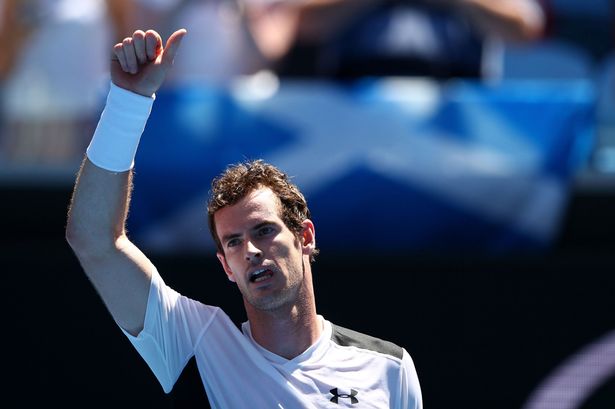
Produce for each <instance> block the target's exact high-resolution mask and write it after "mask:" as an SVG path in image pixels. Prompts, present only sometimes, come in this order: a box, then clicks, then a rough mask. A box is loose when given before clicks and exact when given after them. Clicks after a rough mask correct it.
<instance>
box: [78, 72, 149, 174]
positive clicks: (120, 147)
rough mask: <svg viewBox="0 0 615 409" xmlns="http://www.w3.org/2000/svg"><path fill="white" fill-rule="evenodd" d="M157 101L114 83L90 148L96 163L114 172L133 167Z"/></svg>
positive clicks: (93, 161)
mask: <svg viewBox="0 0 615 409" xmlns="http://www.w3.org/2000/svg"><path fill="white" fill-rule="evenodd" d="M154 99H155V95H152V96H151V97H144V96H142V95H139V94H135V93H134V92H130V91H127V90H125V89H123V88H120V87H118V86H116V85H115V84H113V83H111V88H110V90H109V95H108V96H107V104H106V106H105V109H104V110H103V112H102V114H101V116H100V121H99V122H98V126H97V127H96V131H95V132H94V136H93V137H92V141H91V142H90V146H88V149H87V155H88V158H89V159H90V161H91V162H92V163H93V164H95V165H96V166H98V167H100V168H103V169H107V170H110V171H112V172H124V171H127V170H129V169H131V168H132V167H133V165H134V158H135V155H136V153H137V147H138V146H139V141H140V139H141V134H142V133H143V130H144V129H145V124H146V123H147V119H148V118H149V114H150V112H151V110H152V105H153V104H154Z"/></svg>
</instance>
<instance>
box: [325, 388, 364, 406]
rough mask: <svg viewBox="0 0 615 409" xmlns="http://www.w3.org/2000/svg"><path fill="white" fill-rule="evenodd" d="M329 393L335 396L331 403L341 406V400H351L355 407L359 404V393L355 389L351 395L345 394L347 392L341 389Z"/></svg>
mask: <svg viewBox="0 0 615 409" xmlns="http://www.w3.org/2000/svg"><path fill="white" fill-rule="evenodd" d="M329 392H331V394H332V395H333V397H332V398H331V402H333V403H337V404H339V400H340V399H350V403H352V404H353V405H354V404H355V403H359V399H357V395H358V394H359V392H357V391H355V390H354V389H351V390H350V393H344V392H346V391H341V390H340V389H339V388H333V389H331V390H330V391H329Z"/></svg>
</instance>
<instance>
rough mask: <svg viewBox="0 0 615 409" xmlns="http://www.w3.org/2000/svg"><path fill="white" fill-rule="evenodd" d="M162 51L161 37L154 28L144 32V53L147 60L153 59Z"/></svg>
mask: <svg viewBox="0 0 615 409" xmlns="http://www.w3.org/2000/svg"><path fill="white" fill-rule="evenodd" d="M161 51H162V38H160V35H159V34H158V33H157V32H155V31H154V30H147V31H146V32H145V53H146V55H147V59H148V60H149V61H154V60H155V59H156V57H158V54H159V53H160V52H161Z"/></svg>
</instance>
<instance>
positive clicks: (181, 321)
mask: <svg viewBox="0 0 615 409" xmlns="http://www.w3.org/2000/svg"><path fill="white" fill-rule="evenodd" d="M218 311H219V308H218V307H212V306H209V305H204V304H202V303H200V302H198V301H195V300H192V299H190V298H188V297H185V296H182V295H181V294H179V293H178V292H176V291H174V290H173V289H171V288H170V287H168V286H167V285H166V284H165V283H164V281H163V280H162V277H160V275H159V274H158V272H157V271H154V273H153V274H152V280H151V284H150V291H149V296H148V301H147V310H146V313H145V322H144V325H143V330H142V331H141V332H140V333H139V334H138V335H137V336H133V335H131V334H130V333H128V332H127V331H126V330H124V329H123V328H121V327H120V329H121V330H122V332H123V333H124V334H125V335H126V337H128V339H129V341H130V342H131V343H132V345H133V346H134V347H135V349H136V350H137V351H138V352H139V354H140V355H141V357H142V358H143V359H144V360H145V362H146V363H147V365H148V366H149V367H150V369H151V370H152V372H153V373H154V375H155V376H156V379H158V382H160V385H161V386H162V389H163V390H164V391H165V393H169V392H171V390H172V389H173V385H174V384H175V382H176V381H177V379H178V378H179V375H180V374H181V372H182V370H183V369H184V367H185V366H186V363H187V362H188V360H189V359H190V358H191V357H192V356H193V355H194V345H195V343H196V341H197V340H198V339H199V337H200V336H201V335H202V334H203V333H204V332H205V331H206V330H207V328H208V327H209V325H210V324H211V322H212V320H213V318H214V317H215V316H216V314H217V313H218Z"/></svg>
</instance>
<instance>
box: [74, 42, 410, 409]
mask: <svg viewBox="0 0 615 409" xmlns="http://www.w3.org/2000/svg"><path fill="white" fill-rule="evenodd" d="M185 34H186V31H185V30H178V31H176V32H175V33H173V35H171V37H170V38H169V40H168V41H167V43H166V45H165V46H164V47H163V45H162V40H161V38H160V36H159V35H158V33H156V32H155V31H152V30H149V31H147V32H143V31H140V30H138V31H135V33H134V34H133V36H132V37H129V38H126V39H125V40H124V41H123V42H122V43H119V44H116V46H115V47H114V55H115V58H114V59H113V61H112V65H111V79H112V84H111V91H110V93H109V97H108V100H107V105H106V107H105V110H104V111H103V114H102V115H101V119H100V122H99V124H98V127H97V130H96V132H95V134H94V137H93V138H92V142H91V143H90V146H89V147H88V150H87V158H86V159H85V160H84V163H83V166H82V168H81V170H80V173H79V176H78V179H77V183H76V186H75V191H74V194H73V198H72V203H71V208H70V211H69V217H68V223H67V239H68V241H69V243H70V245H71V247H72V248H73V250H74V251H75V253H76V255H77V256H78V258H79V261H80V262H81V265H82V266H83V268H84V270H85V272H86V274H87V276H88V277H89V279H90V280H91V281H92V283H93V285H94V286H95V288H96V290H97V291H98V293H99V294H100V296H101V297H102V299H103V301H104V303H105V305H106V306H107V308H108V309H109V311H110V312H111V314H112V316H113V318H114V319H115V321H116V322H117V323H118V325H119V326H120V327H121V329H122V331H123V332H124V333H125V334H126V335H127V337H128V338H129V339H130V341H131V342H132V343H133V345H134V346H135V347H136V349H137V350H138V351H139V353H140V354H141V355H142V357H143V358H144V359H145V360H146V362H147V363H148V365H149V366H150V368H151V369H152V371H153V372H154V374H155V375H156V377H157V379H158V380H159V381H160V383H161V385H162V387H163V389H164V390H165V392H169V391H170V390H171V389H172V387H173V385H174V384H175V382H176V380H177V379H178V377H179V375H180V374H181V372H182V370H183V368H184V366H185V365H186V363H187V362H188V360H189V359H191V358H192V357H193V356H194V357H195V359H196V362H197V365H198V368H199V372H200V375H201V378H202V381H203V385H204V388H205V390H206V392H207V396H208V399H209V401H210V403H211V405H212V407H215V408H231V409H237V408H337V407H340V406H341V407H353V405H358V406H354V407H362V408H411V409H420V408H422V398H421V391H420V387H419V383H418V378H417V375H416V371H415V369H414V365H413V363H412V360H411V358H410V356H409V355H408V353H407V352H406V351H405V350H404V349H403V348H401V347H398V346H396V345H394V344H392V343H389V342H386V341H382V340H379V339H377V338H373V337H370V336H367V335H364V334H360V333H357V332H354V331H351V330H347V329H344V328H341V327H338V326H336V325H334V324H331V323H330V322H328V321H327V320H325V319H324V318H323V317H322V316H319V315H318V314H317V312H316V305H315V299H314V289H313V285H312V270H311V262H312V260H313V258H314V256H315V255H316V253H317V249H316V235H315V227H314V224H313V222H312V221H311V220H310V213H309V210H308V207H307V203H306V202H305V199H304V197H303V195H302V194H301V192H300V191H299V189H298V188H297V187H296V186H295V185H294V184H292V183H290V181H289V180H288V178H287V177H286V175H284V174H283V173H282V172H280V171H279V170H278V169H277V168H275V167H273V166H271V165H269V164H266V163H264V162H262V161H254V162H247V163H242V164H238V165H234V166H231V167H229V169H227V171H226V172H224V173H223V174H222V175H221V176H220V177H218V178H216V179H215V180H214V183H213V185H212V195H211V199H210V201H209V204H208V215H209V224H210V227H211V231H212V235H213V236H214V239H215V241H216V243H217V246H218V251H217V256H218V259H219V260H220V262H221V264H222V267H223V269H224V271H225V272H226V274H227V277H228V279H229V280H230V281H232V282H234V283H236V284H237V286H238V288H239V290H240V292H241V294H242V296H243V300H244V306H245V309H246V313H247V316H248V321H247V322H246V323H244V324H243V325H242V328H241V330H239V329H238V328H237V327H236V326H235V325H234V324H233V323H232V322H231V321H230V319H229V318H228V316H226V314H225V313H224V312H222V311H221V310H220V309H219V308H218V307H213V306H209V305H205V304H202V303H200V302H198V301H195V300H192V299H189V298H187V297H184V296H182V295H180V294H178V293H177V292H175V291H174V290H172V289H171V288H169V287H168V286H167V285H165V283H164V281H163V279H162V278H161V276H160V275H159V274H158V272H157V270H156V268H155V267H154V265H153V264H152V263H151V262H150V261H149V260H148V259H147V257H146V256H145V255H144V254H143V253H142V252H141V251H140V250H139V249H138V248H137V247H136V246H135V245H134V244H133V243H132V242H130V240H129V239H128V237H127V236H126V232H125V221H126V215H127V212H128V205H129V198H130V190H131V180H132V167H133V163H134V155H135V152H136V149H137V145H138V142H139V138H140V135H141V133H142V131H143V128H144V126H145V122H146V121H147V118H148V116H149V112H150V110H151V106H152V104H153V102H154V96H155V92H156V91H157V90H158V89H159V87H160V86H161V85H162V83H163V81H164V78H165V75H166V73H167V71H168V70H169V69H170V67H171V65H172V62H173V58H174V56H175V53H176V52H177V48H178V47H179V44H180V42H181V39H182V38H183V36H184V35H185Z"/></svg>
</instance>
